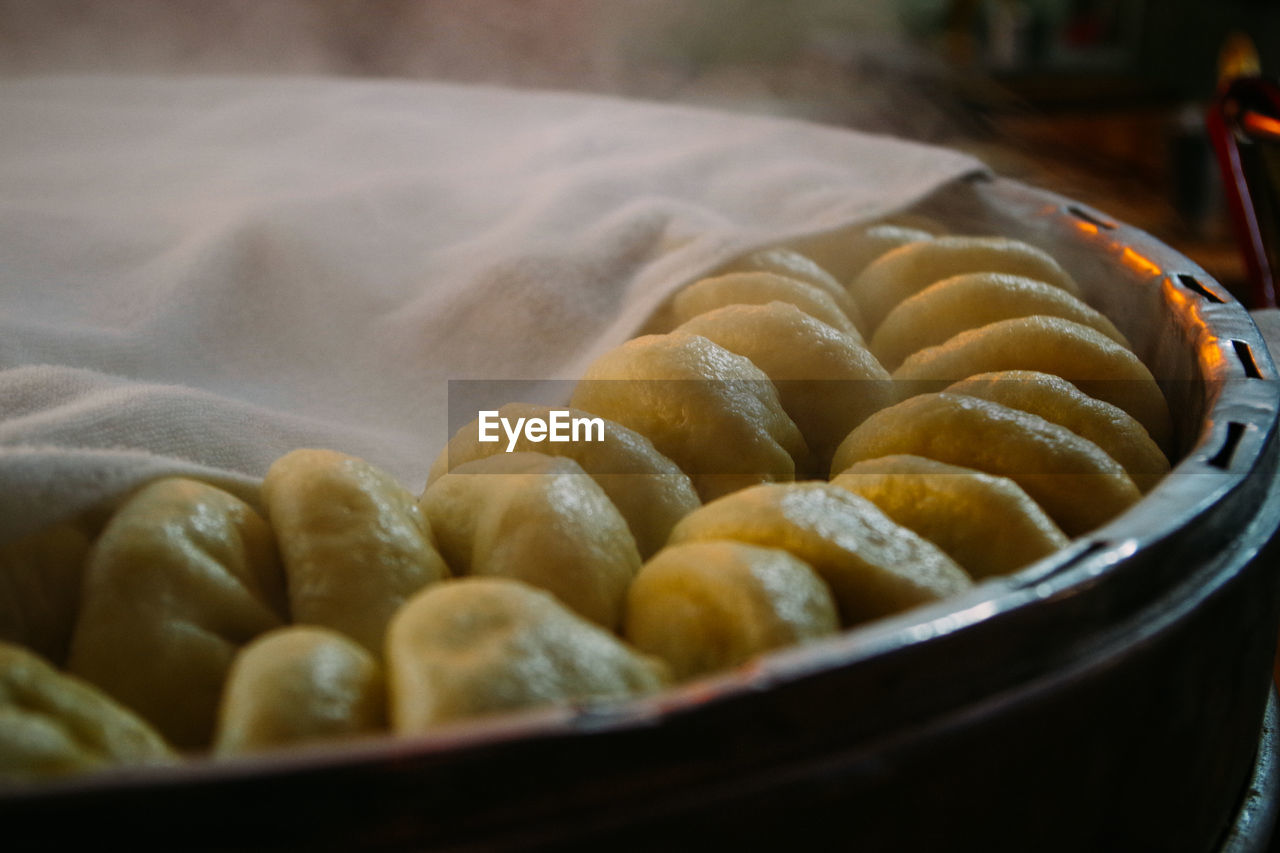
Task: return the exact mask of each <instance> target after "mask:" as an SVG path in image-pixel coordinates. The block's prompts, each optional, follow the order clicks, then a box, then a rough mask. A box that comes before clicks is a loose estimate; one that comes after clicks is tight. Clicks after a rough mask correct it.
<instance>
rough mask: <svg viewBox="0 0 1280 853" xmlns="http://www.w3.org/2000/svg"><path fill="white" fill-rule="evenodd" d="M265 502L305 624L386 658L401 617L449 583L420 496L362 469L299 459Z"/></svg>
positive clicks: (334, 459) (312, 453)
mask: <svg viewBox="0 0 1280 853" xmlns="http://www.w3.org/2000/svg"><path fill="white" fill-rule="evenodd" d="M262 497H263V502H264V503H265V504H266V508H267V517H268V519H269V520H270V522H271V526H272V527H273V528H274V530H275V533H276V537H277V539H278V541H279V543H280V554H281V558H282V560H283V562H284V569H285V574H286V576H287V578H288V586H289V607H290V611H291V612H292V616H293V619H294V620H295V621H297V622H302V623H306V624H311V625H323V626H325V627H328V628H333V629H334V630H336V631H340V632H342V633H343V634H345V635H347V636H348V637H351V638H352V639H354V640H355V641H356V642H358V643H360V644H361V645H363V646H364V647H365V648H366V649H368V650H369V651H371V652H373V653H374V654H376V655H381V654H382V642H383V635H384V634H385V633H386V629H387V622H388V620H390V619H391V614H393V613H394V612H395V611H396V610H397V609H398V608H399V607H400V605H401V604H403V603H404V602H405V601H406V600H408V598H409V597H410V596H412V595H413V594H414V593H415V592H417V591H418V590H419V589H421V588H422V587H424V586H426V585H427V584H429V583H434V582H435V581H438V580H440V579H441V578H445V577H448V576H449V568H448V566H446V565H445V563H444V560H442V559H441V558H440V554H439V553H438V552H437V551H436V547H435V541H434V539H433V538H432V534H431V528H430V526H428V524H427V522H426V519H425V518H423V516H422V513H421V511H420V510H419V509H418V503H417V500H416V499H415V498H414V496H413V495H411V494H410V493H409V492H408V491H406V490H405V489H404V487H403V486H401V485H400V484H399V483H398V482H396V480H395V479H394V478H393V477H391V475H389V474H387V473H386V472H384V471H380V470H378V469H377V468H375V467H374V466H372V465H370V464H369V463H367V462H365V461H363V460H361V459H357V458H355V457H353V456H348V455H346V454H343V453H337V452H335V451H332V450H295V451H293V452H291V453H288V454H286V455H284V456H282V457H280V458H279V459H277V460H276V461H275V462H274V463H273V464H272V466H271V468H270V469H268V471H267V476H266V479H265V480H264V481H263V484H262Z"/></svg>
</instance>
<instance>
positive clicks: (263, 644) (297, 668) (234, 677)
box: [214, 625, 386, 755]
mask: <svg viewBox="0 0 1280 853" xmlns="http://www.w3.org/2000/svg"><path fill="white" fill-rule="evenodd" d="M384 728H386V683H385V679H384V678H383V673H382V666H381V665H380V663H379V662H378V658H375V657H374V655H373V654H372V653H370V652H369V651H368V650H367V649H365V648H364V647H363V646H361V645H360V644H359V643H357V642H355V641H354V640H352V639H351V638H349V637H347V636H346V635H344V634H340V633H338V632H337V631H332V630H330V629H328V628H320V627H315V626H311V625H290V626H288V627H285V628H277V629H276V630H274V631H268V632H267V633H266V634H263V635H262V636H261V637H259V638H257V639H256V640H254V641H253V642H252V643H250V644H249V645H247V646H245V647H244V648H243V649H241V650H240V653H239V654H238V655H237V656H236V659H235V661H234V663H232V666H231V672H230V675H229V676H228V677H227V687H226V690H225V691H224V692H223V696H222V702H221V704H220V705H219V712H218V732H217V737H216V740H215V742H214V751H215V752H217V753H220V754H223V755H231V754H237V753H243V752H258V751H262V750H266V749H272V748H275V747H281V746H290V745H295V744H305V743H315V742H328V741H332V740H335V739H339V738H345V737H352V736H355V735H361V734H368V733H370V732H375V731H379V730H381V729H384Z"/></svg>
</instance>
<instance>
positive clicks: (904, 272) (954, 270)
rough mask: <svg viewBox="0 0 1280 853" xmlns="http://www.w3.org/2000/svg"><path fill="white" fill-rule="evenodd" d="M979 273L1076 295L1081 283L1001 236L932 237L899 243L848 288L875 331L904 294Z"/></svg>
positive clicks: (1045, 257) (1043, 257)
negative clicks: (1010, 277) (1031, 281)
mask: <svg viewBox="0 0 1280 853" xmlns="http://www.w3.org/2000/svg"><path fill="white" fill-rule="evenodd" d="M980 272H982V273H991V272H997V273H1008V274H1010V275H1020V276H1025V277H1027V278H1033V279H1036V280H1037V281H1043V282H1046V283H1048V284H1051V285H1054V286H1055V287H1060V288H1062V289H1063V290H1065V291H1067V292H1068V293H1070V294H1072V295H1073V296H1079V295H1080V287H1079V286H1078V285H1077V284H1076V283H1075V281H1074V280H1073V279H1072V278H1071V276H1070V275H1068V274H1067V272H1066V271H1065V270H1063V269H1062V267H1061V266H1059V265H1058V262H1057V261H1055V260H1054V259H1053V258H1051V257H1049V255H1048V254H1046V253H1045V252H1043V251H1041V250H1040V249H1037V248H1035V247H1034V246H1030V245H1028V244H1026V243H1023V242H1020V241H1018V240H1009V239H1006V238H1004V237H950V236H948V237H935V238H934V239H932V240H923V241H920V242H917V243H909V244H907V245H905V246H900V247H899V248H897V249H893V250H892V251H890V252H887V253H886V254H884V255H881V256H880V257H879V258H877V259H876V260H875V261H873V262H872V263H871V264H869V265H868V266H867V268H866V269H864V270H863V271H862V272H861V273H860V274H859V275H858V277H857V279H856V280H855V281H854V282H853V284H852V285H851V286H850V290H852V291H853V296H854V299H856V300H857V302H858V305H859V307H861V308H862V315H863V318H864V319H865V320H866V321H867V324H868V327H869V329H868V331H869V333H874V332H875V331H877V330H878V329H879V326H880V324H881V323H882V322H884V318H885V317H886V316H888V314H889V312H890V311H892V310H893V309H894V307H896V306H897V305H898V303H900V302H902V300H904V299H906V298H907V297H909V296H911V295H913V294H915V293H919V292H920V291H921V290H924V289H925V288H926V287H928V286H929V285H931V284H933V283H934V282H935V281H941V280H942V279H944V278H951V277H952V276H955V275H962V274H964V273H980Z"/></svg>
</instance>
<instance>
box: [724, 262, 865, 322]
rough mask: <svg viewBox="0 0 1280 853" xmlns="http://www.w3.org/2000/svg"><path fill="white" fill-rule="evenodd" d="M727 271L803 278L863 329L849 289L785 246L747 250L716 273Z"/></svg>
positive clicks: (800, 279)
mask: <svg viewBox="0 0 1280 853" xmlns="http://www.w3.org/2000/svg"><path fill="white" fill-rule="evenodd" d="M731 272H768V273H774V274H776V275H781V276H786V277H787V278H794V279H797V280H798V281H803V282H804V283H805V284H812V285H813V286H814V287H817V288H820V289H821V290H823V291H824V292H825V293H826V294H827V295H828V296H830V297H831V298H832V300H834V301H835V303H836V305H837V306H838V307H839V308H840V310H841V311H843V312H844V314H845V316H846V317H848V318H849V319H850V320H851V321H852V322H853V325H854V326H855V327H856V328H858V329H859V330H861V329H862V328H863V324H862V312H861V311H859V309H858V305H857V303H855V302H854V301H853V297H852V296H850V295H849V291H848V290H847V289H846V288H845V286H844V284H843V283H842V282H840V281H837V280H836V278H835V276H833V275H831V273H829V272H827V271H826V270H825V269H823V268H822V267H820V266H818V264H816V263H815V262H814V261H813V259H811V258H809V257H806V256H805V255H802V254H800V253H799V252H796V251H793V250H791V249H785V248H774V249H761V250H759V251H756V252H750V253H748V254H746V255H743V256H742V257H741V258H738V259H737V260H735V261H732V262H731V263H728V264H725V265H724V266H723V267H721V268H720V269H719V270H717V271H716V275H725V274H726V273H731Z"/></svg>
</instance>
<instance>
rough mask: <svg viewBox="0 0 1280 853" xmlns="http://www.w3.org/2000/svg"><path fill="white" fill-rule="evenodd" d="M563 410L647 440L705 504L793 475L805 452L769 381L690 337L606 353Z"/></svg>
mask: <svg viewBox="0 0 1280 853" xmlns="http://www.w3.org/2000/svg"><path fill="white" fill-rule="evenodd" d="M572 404H573V406H574V407H575V408H578V409H582V410H584V411H587V412H591V413H592V414H597V415H600V416H602V417H605V418H608V419H610V420H613V421H617V422H618V423H621V424H622V425H623V426H626V427H629V428H631V429H633V430H635V431H636V432H638V433H640V434H641V435H643V436H645V437H646V438H648V439H649V440H650V441H652V442H653V446H654V447H656V448H657V449H658V452H659V453H662V454H663V455H664V456H666V457H668V458H669V459H671V460H672V461H673V462H675V463H676V464H677V465H679V466H680V467H681V469H683V470H684V471H685V473H687V474H688V475H689V476H690V478H692V480H693V484H694V487H695V488H696V489H697V490H698V494H699V495H700V496H701V498H702V499H703V500H704V501H705V500H711V499H712V498H715V497H718V496H719V495H723V494H727V493H729V492H732V491H734V490H736V489H740V488H743V487H745V486H750V485H754V484H756V483H764V482H773V481H779V480H782V481H786V480H791V479H794V477H795V473H796V466H797V463H799V464H801V465H803V464H804V462H805V460H806V459H807V458H808V454H809V449H808V447H807V446H806V445H805V441H804V438H803V437H802V436H801V434H800V431H799V429H797V428H796V425H795V423H794V422H792V420H791V418H789V417H788V416H787V413H786V412H785V411H784V410H783V408H782V404H781V402H780V401H779V399H778V392H777V389H776V388H775V387H774V385H773V382H771V381H770V379H769V377H768V376H767V375H766V374H765V373H764V372H762V371H761V370H760V368H758V367H756V366H755V365H754V364H752V363H751V361H750V360H749V359H746V358H744V357H743V356H740V355H736V354H734V353H732V352H729V351H728V350H726V349H725V348H724V347H721V346H718V345H717V344H714V343H712V342H711V341H709V340H707V339H706V338H703V337H700V336H697V335H683V334H682V335H646V336H644V337H639V338H634V339H632V340H630V341H627V342H626V343H625V344H622V345H621V346H619V347H616V348H615V349H612V350H610V351H608V352H606V353H605V354H604V355H602V356H600V357H599V358H598V359H596V360H595V361H594V362H593V363H592V364H591V365H590V367H588V368H587V371H586V374H585V375H584V376H583V379H582V381H581V382H579V383H578V385H577V387H576V388H575V389H574V392H573V400H572Z"/></svg>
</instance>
